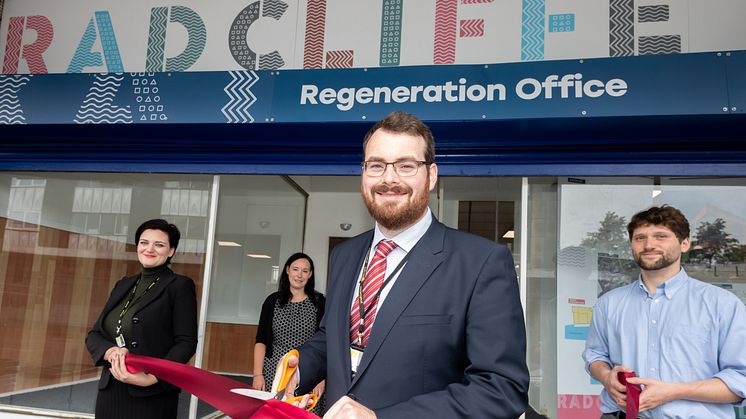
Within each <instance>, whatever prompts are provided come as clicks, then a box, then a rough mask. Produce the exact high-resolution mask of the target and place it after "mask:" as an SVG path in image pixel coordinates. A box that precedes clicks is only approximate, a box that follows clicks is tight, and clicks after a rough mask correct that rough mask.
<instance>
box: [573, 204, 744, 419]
mask: <svg viewBox="0 0 746 419" xmlns="http://www.w3.org/2000/svg"><path fill="white" fill-rule="evenodd" d="M627 231H628V232H629V237H630V241H631V247H632V254H633V257H634V259H635V261H636V262H637V264H638V265H639V266H640V279H639V280H637V281H635V282H633V283H631V284H629V285H626V286H623V287H619V288H616V289H614V290H612V291H609V292H608V293H606V294H604V295H603V296H602V297H601V298H599V300H598V302H597V303H596V305H595V307H594V308H593V320H592V323H591V329H590V333H589V335H588V340H587V342H586V347H585V351H584V352H583V359H584V360H585V366H586V370H587V371H588V372H589V373H590V374H591V375H592V376H593V377H594V378H596V379H597V380H598V381H600V382H601V383H602V384H603V386H604V390H603V391H602V392H601V410H602V413H603V415H602V416H601V418H603V419H606V418H624V417H625V414H624V410H625V406H626V398H627V397H626V387H625V386H624V385H623V384H621V383H620V382H619V380H618V379H617V373H618V372H620V371H623V372H629V371H635V372H636V374H637V375H638V378H629V379H628V381H629V382H630V383H632V384H641V385H642V387H643V391H642V393H641V394H640V417H642V418H733V417H734V409H733V406H734V405H738V404H742V403H743V401H744V397H746V349H744V348H746V307H745V306H744V304H743V303H742V302H741V301H740V300H739V299H738V298H737V297H736V296H735V295H734V294H732V293H730V292H729V291H726V290H723V289H721V288H718V287H716V286H713V285H710V284H707V283H704V282H702V281H699V280H696V279H694V278H691V277H689V276H688V275H687V274H686V272H685V271H684V269H683V268H682V267H681V254H682V253H685V252H687V251H688V250H689V247H690V246H691V243H690V241H689V222H688V221H687V220H686V218H685V217H684V215H683V214H682V213H681V212H680V211H679V210H677V209H676V208H673V207H670V206H666V205H663V206H661V207H652V208H650V209H648V210H645V211H642V212H639V213H637V214H635V215H634V216H633V217H632V220H631V221H630V223H629V225H628V226H627Z"/></svg>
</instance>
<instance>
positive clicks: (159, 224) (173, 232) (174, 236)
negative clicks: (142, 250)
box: [135, 218, 181, 264]
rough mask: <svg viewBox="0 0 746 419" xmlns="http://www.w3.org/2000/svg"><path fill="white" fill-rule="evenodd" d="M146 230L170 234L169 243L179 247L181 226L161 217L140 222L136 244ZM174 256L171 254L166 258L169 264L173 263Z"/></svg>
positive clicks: (136, 233)
mask: <svg viewBox="0 0 746 419" xmlns="http://www.w3.org/2000/svg"><path fill="white" fill-rule="evenodd" d="M145 230H160V231H162V232H164V233H166V234H167V235H168V245H169V246H170V247H173V248H174V250H176V248H177V247H179V239H181V233H180V232H179V228H178V227H176V226H175V225H174V224H170V223H169V222H168V221H166V220H163V219H160V218H156V219H153V220H148V221H145V222H144V223H142V224H140V227H137V231H135V246H137V245H138V243H140V236H141V235H142V232H143V231H145ZM172 257H173V256H169V257H168V259H166V263H167V264H168V263H171V258H172Z"/></svg>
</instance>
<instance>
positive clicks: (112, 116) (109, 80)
mask: <svg viewBox="0 0 746 419" xmlns="http://www.w3.org/2000/svg"><path fill="white" fill-rule="evenodd" d="M123 79H124V77H123V76H122V74H96V75H95V79H94V82H93V85H92V86H91V88H90V89H88V94H87V95H86V97H85V100H83V105H82V106H81V107H80V109H78V113H77V114H76V116H75V119H74V120H73V121H75V123H76V124H117V123H123V124H131V123H132V112H131V111H130V107H129V106H125V107H121V106H117V105H115V104H114V98H115V97H116V95H117V92H118V91H119V87H120V86H121V85H122V80H123Z"/></svg>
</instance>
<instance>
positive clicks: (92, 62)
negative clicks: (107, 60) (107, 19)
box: [67, 18, 104, 73]
mask: <svg viewBox="0 0 746 419" xmlns="http://www.w3.org/2000/svg"><path fill="white" fill-rule="evenodd" d="M95 41H96V28H95V26H94V23H93V18H91V20H89V21H88V26H86V28H85V32H83V38H82V39H81V40H80V43H79V44H78V48H77V49H76V50H75V55H73V59H72V60H71V61H70V65H68V66H67V72H68V73H82V72H83V69H84V68H85V67H100V66H101V65H103V64H104V62H103V59H102V58H101V53H99V52H93V51H91V48H93V43H94V42H95Z"/></svg>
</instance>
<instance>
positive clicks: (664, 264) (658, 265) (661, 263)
mask: <svg viewBox="0 0 746 419" xmlns="http://www.w3.org/2000/svg"><path fill="white" fill-rule="evenodd" d="M635 262H637V266H639V267H640V269H642V270H643V271H658V270H661V269H664V268H668V267H669V266H671V265H673V264H674V263H675V262H676V260H675V259H669V258H667V257H666V254H665V253H664V254H663V255H662V257H661V258H660V259H658V260H657V261H655V262H654V263H652V264H650V263H645V262H643V260H642V254H638V255H635Z"/></svg>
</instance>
